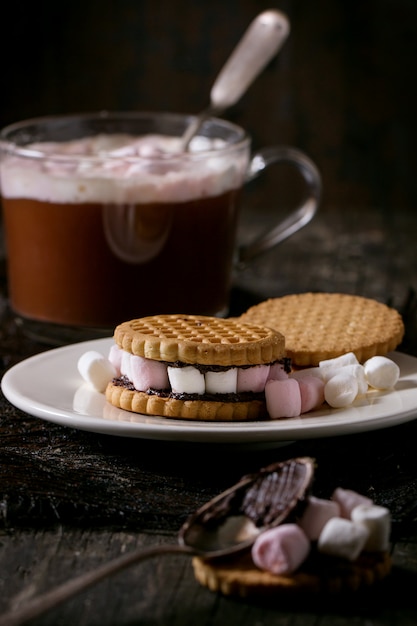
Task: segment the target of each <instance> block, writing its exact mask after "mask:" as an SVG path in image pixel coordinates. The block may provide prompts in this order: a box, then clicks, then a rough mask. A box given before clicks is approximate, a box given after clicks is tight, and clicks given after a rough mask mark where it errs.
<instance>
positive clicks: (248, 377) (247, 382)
mask: <svg viewBox="0 0 417 626" xmlns="http://www.w3.org/2000/svg"><path fill="white" fill-rule="evenodd" d="M268 374H269V365H254V366H252V367H239V369H238V373H237V393H240V392H242V391H253V392H254V393H257V392H262V391H263V390H264V389H265V383H266V381H267V378H268Z"/></svg>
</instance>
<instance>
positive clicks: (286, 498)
mask: <svg viewBox="0 0 417 626" xmlns="http://www.w3.org/2000/svg"><path fill="white" fill-rule="evenodd" d="M313 474H314V460H313V459H311V458H309V457H301V458H295V459H289V460H288V461H282V462H278V463H274V464H272V465H269V466H267V467H265V468H263V469H261V470H260V471H259V472H256V473H254V474H248V475H247V476H244V477H243V478H242V479H241V480H240V481H239V482H238V483H236V484H235V485H233V487H230V488H229V489H227V490H226V491H224V492H222V493H221V494H219V495H218V496H216V497H215V498H213V499H212V500H210V501H209V502H207V503H206V504H204V505H203V506H202V507H200V508H199V509H198V510H197V511H196V512H195V513H194V514H192V515H191V516H190V517H189V518H188V519H187V521H186V522H185V523H184V524H183V526H182V527H181V529H180V531H179V535H178V543H177V544H161V545H158V546H154V547H151V548H148V549H142V548H139V549H137V550H133V551H132V552H130V553H128V554H124V555H122V556H119V557H116V558H114V559H113V560H111V561H108V562H107V563H104V564H103V565H100V566H99V567H97V568H96V569H94V570H91V571H90V572H86V573H85V574H81V575H80V576H77V577H75V578H73V579H70V580H68V581H66V582H64V583H63V584H61V585H60V586H58V587H55V588H53V589H52V590H50V591H47V592H46V593H44V594H42V595H40V596H37V597H35V598H33V599H32V600H29V601H28V602H27V604H25V605H23V606H22V607H17V608H15V609H12V610H10V611H9V612H8V613H6V614H4V615H2V616H0V626H21V625H22V624H25V623H26V622H28V621H29V620H31V619H34V618H35V617H38V616H39V615H42V614H43V613H45V612H46V611H49V610H50V609H52V608H54V607H56V606H58V605H59V604H61V603H62V602H65V601H66V600H69V599H70V598H72V597H73V596H75V595H77V594H78V593H81V592H82V591H85V590H87V589H88V588H90V587H92V586H93V585H95V584H96V583H99V582H100V581H102V580H104V579H105V578H108V577H109V576H112V575H114V574H117V573H118V572H120V571H122V570H124V569H126V568H127V567H130V566H131V565H136V564H137V563H139V562H141V561H144V560H146V559H149V558H152V557H155V556H160V555H163V554H187V555H189V556H201V557H204V558H216V557H219V556H226V555H232V554H236V553H238V552H241V551H242V550H244V549H245V548H249V547H250V546H251V545H252V544H253V543H254V541H255V539H256V537H257V536H258V535H259V534H260V533H261V532H263V531H264V530H266V529H267V528H271V527H273V526H277V525H278V524H280V523H281V522H282V521H284V520H285V519H286V518H287V517H288V515H289V514H290V513H291V512H292V511H293V510H294V509H295V508H296V506H297V504H298V503H299V502H300V501H302V500H303V498H304V497H305V496H306V493H307V491H308V489H309V487H310V485H311V482H312V479H313Z"/></svg>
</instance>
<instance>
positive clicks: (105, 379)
mask: <svg viewBox="0 0 417 626" xmlns="http://www.w3.org/2000/svg"><path fill="white" fill-rule="evenodd" d="M78 371H79V373H80V374H81V376H82V377H83V379H84V380H85V381H86V382H88V383H90V385H92V386H93V387H94V389H97V391H99V392H100V393H102V392H103V391H105V389H106V387H107V384H108V383H109V382H110V381H111V380H112V378H114V377H115V376H116V374H117V372H116V368H115V367H114V365H113V364H112V363H110V361H109V360H108V359H106V357H104V356H103V355H102V354H101V353H100V352H96V351H95V350H88V351H87V352H84V354H83V355H81V357H80V358H79V359H78Z"/></svg>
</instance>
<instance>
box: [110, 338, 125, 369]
mask: <svg viewBox="0 0 417 626" xmlns="http://www.w3.org/2000/svg"><path fill="white" fill-rule="evenodd" d="M122 356H123V350H122V349H121V348H119V346H118V345H117V344H115V343H114V344H112V346H111V348H110V350H109V355H108V357H107V358H108V359H109V361H110V363H111V364H112V365H113V366H114V367H115V368H116V375H117V376H120V373H121V372H120V368H121V366H122Z"/></svg>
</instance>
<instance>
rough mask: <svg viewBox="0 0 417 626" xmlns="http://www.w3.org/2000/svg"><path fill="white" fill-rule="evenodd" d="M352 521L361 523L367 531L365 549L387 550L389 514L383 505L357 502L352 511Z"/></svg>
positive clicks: (389, 525) (389, 529)
mask: <svg viewBox="0 0 417 626" xmlns="http://www.w3.org/2000/svg"><path fill="white" fill-rule="evenodd" d="M351 517H352V521H353V522H355V523H356V524H363V525H364V526H365V527H366V528H367V529H368V531H369V537H368V539H367V541H366V544H365V550H370V551H380V550H381V551H383V550H388V547H389V539H390V533H391V515H390V512H389V510H388V509H386V508H385V507H383V506H377V505H376V504H374V505H370V506H369V505H367V504H359V505H358V506H356V507H355V508H354V509H353V511H352V515H351Z"/></svg>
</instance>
